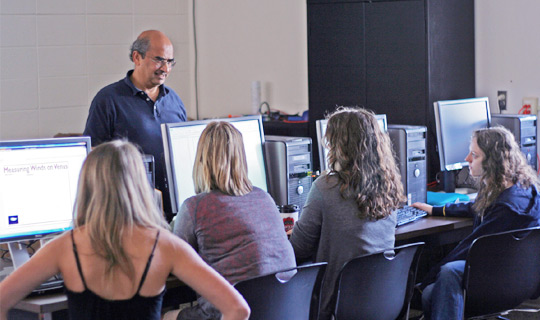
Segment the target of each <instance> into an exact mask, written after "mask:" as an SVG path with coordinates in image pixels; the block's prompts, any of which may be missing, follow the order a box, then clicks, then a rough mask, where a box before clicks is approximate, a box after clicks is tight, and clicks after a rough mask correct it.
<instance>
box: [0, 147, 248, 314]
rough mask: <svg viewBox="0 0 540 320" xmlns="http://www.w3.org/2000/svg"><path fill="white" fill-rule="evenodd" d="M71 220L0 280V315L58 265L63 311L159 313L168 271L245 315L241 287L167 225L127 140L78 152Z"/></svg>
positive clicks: (225, 309) (225, 308) (221, 306)
mask: <svg viewBox="0 0 540 320" xmlns="http://www.w3.org/2000/svg"><path fill="white" fill-rule="evenodd" d="M75 207H76V208H75V213H76V214H75V216H74V228H73V230H72V231H70V232H66V233H64V234H63V235H61V236H59V237H58V238H56V239H54V240H52V241H50V242H49V243H47V244H46V245H45V246H44V247H43V248H41V249H39V250H38V251H37V252H36V254H35V255H34V256H33V257H32V258H31V259H30V260H29V261H28V262H27V263H25V264H24V265H22V266H21V267H20V268H18V269H17V270H16V271H14V272H13V274H12V275H10V276H9V277H8V278H6V279H5V280H4V281H2V282H1V283H0V311H1V318H2V319H6V317H7V311H8V310H9V309H10V308H11V307H12V306H13V305H14V304H15V303H17V301H19V300H21V299H22V298H24V297H25V296H26V295H27V294H28V293H29V292H30V291H31V290H32V289H33V288H34V287H36V286H37V285H39V284H40V283H42V282H43V281H45V280H46V279H48V278H50V277H52V276H53V275H55V274H57V273H61V274H62V276H63V279H64V284H65V289H66V295H67V297H68V311H69V316H70V319H116V320H118V319H160V317H161V305H162V301H163V295H164V293H165V282H166V280H167V277H168V276H169V274H171V273H172V274H174V275H175V276H177V277H178V278H179V279H180V280H182V281H183V282H185V283H186V284H187V285H189V286H191V287H192V288H193V289H195V290H196V291H197V292H199V293H200V294H202V295H203V296H204V297H206V298H207V299H208V300H209V301H211V302H212V303H213V304H215V305H216V306H217V307H218V308H219V310H220V311H221V312H222V313H223V315H224V318H228V319H247V318H248V316H249V307H248V306H247V304H246V302H245V301H244V300H243V298H242V297H241V295H240V294H239V293H238V292H237V291H236V290H234V288H233V287H232V286H231V285H230V284H229V283H228V282H227V281H226V280H225V279H223V277H221V276H220V275H219V274H218V273H217V272H215V271H214V270H213V269H212V268H210V267H209V266H208V265H207V264H206V263H204V261H203V260H202V259H201V258H200V257H199V256H198V255H197V253H196V252H195V251H194V250H193V249H192V248H191V247H190V246H189V245H187V244H186V243H185V242H184V241H182V240H180V239H178V238H177V237H175V236H174V235H173V234H172V233H170V232H169V231H168V230H167V224H166V222H165V220H164V218H163V216H162V214H161V213H160V212H159V210H158V208H157V206H156V203H155V200H154V197H153V190H152V189H151V187H150V184H149V183H148V180H147V177H146V174H145V169H144V165H143V163H142V155H141V153H140V152H139V151H138V150H137V148H136V147H135V146H133V145H132V144H131V143H129V142H125V141H120V140H116V141H112V142H108V143H104V144H101V145H100V146H98V147H96V148H95V149H94V150H93V151H92V152H91V153H90V154H89V155H88V157H87V159H86V160H85V162H84V164H83V167H82V170H81V174H80V178H79V185H78V191H77V198H76V205H75Z"/></svg>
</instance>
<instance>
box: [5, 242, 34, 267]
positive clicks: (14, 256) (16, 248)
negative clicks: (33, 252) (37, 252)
mask: <svg viewBox="0 0 540 320" xmlns="http://www.w3.org/2000/svg"><path fill="white" fill-rule="evenodd" d="M8 248H9V254H10V255H11V261H12V262H13V269H17V268H19V267H20V266H22V265H23V264H24V263H25V262H26V261H28V260H30V255H29V254H28V249H27V248H26V245H24V244H22V243H20V242H10V243H8Z"/></svg>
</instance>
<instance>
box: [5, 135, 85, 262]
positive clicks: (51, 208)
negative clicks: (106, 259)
mask: <svg viewBox="0 0 540 320" xmlns="http://www.w3.org/2000/svg"><path fill="white" fill-rule="evenodd" d="M90 150H91V144H90V138H89V137H73V138H53V139H36V140H19V141H0V169H1V171H0V242H3V243H8V244H9V249H10V253H11V258H12V260H13V265H14V267H15V268H16V267H18V266H20V265H21V264H23V263H24V262H25V261H26V260H27V259H28V258H29V257H28V252H27V251H26V247H24V248H20V247H21V246H18V245H17V244H16V243H15V242H17V241H22V240H33V239H40V238H43V237H45V236H47V235H51V234H54V233H58V232H62V231H66V230H69V229H71V228H72V226H73V223H72V221H73V210H74V204H75V197H76V193H77V184H78V181H79V174H80V171H81V167H82V164H83V162H84V160H85V159H86V156H87V154H88V153H89V152H90Z"/></svg>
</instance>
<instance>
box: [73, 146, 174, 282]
mask: <svg viewBox="0 0 540 320" xmlns="http://www.w3.org/2000/svg"><path fill="white" fill-rule="evenodd" d="M75 213H76V216H75V217H74V221H75V227H76V228H77V227H81V226H85V227H86V230H87V233H88V235H89V237H90V242H91V244H92V248H93V249H94V251H95V252H96V254H98V255H99V256H101V257H102V258H103V259H105V261H106V263H107V269H106V277H108V278H110V277H112V275H113V271H114V270H115V269H116V268H120V269H121V270H122V271H123V272H124V273H125V274H127V275H128V276H130V278H133V279H134V277H133V275H134V266H133V263H132V261H131V259H130V257H129V256H128V254H127V253H126V251H125V250H124V248H123V246H122V243H123V241H122V240H123V236H124V234H126V232H131V231H132V230H133V227H134V226H136V225H137V226H142V227H147V228H156V229H157V228H162V227H166V226H167V224H166V222H165V219H164V217H163V215H162V214H161V213H160V211H159V209H158V207H157V204H156V201H155V199H154V196H153V190H152V188H151V186H150V183H149V182H148V179H147V177H146V173H145V169H144V165H143V162H142V155H141V153H140V152H139V151H138V150H137V148H136V147H135V146H134V145H133V144H131V143H129V142H127V141H121V140H115V141H111V142H107V143H103V144H101V145H99V146H98V147H96V148H95V149H94V150H92V152H90V154H89V155H88V157H87V158H86V160H85V162H84V164H83V167H82V170H81V173H80V178H79V186H78V190H77V199H76V204H75ZM133 281H134V284H135V285H136V283H135V281H136V280H135V279H134V280H133Z"/></svg>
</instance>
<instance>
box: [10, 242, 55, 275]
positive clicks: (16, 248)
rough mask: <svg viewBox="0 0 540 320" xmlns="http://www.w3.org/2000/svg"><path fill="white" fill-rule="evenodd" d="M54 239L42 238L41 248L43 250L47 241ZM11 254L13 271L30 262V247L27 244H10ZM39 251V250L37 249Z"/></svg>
mask: <svg viewBox="0 0 540 320" xmlns="http://www.w3.org/2000/svg"><path fill="white" fill-rule="evenodd" d="M51 239H52V238H41V239H40V240H39V247H40V248H42V247H43V246H44V245H45V244H46V243H47V241H49V240H51ZM7 245H8V248H9V254H10V255H11V261H12V263H13V269H17V268H19V267H20V266H22V265H23V264H24V263H25V262H26V261H28V260H30V254H29V253H28V247H27V245H26V244H24V243H22V242H19V241H15V242H9V243H8V244H7ZM36 250H37V249H36Z"/></svg>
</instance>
